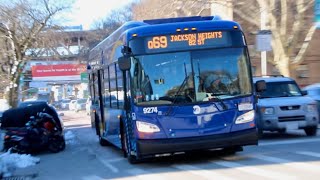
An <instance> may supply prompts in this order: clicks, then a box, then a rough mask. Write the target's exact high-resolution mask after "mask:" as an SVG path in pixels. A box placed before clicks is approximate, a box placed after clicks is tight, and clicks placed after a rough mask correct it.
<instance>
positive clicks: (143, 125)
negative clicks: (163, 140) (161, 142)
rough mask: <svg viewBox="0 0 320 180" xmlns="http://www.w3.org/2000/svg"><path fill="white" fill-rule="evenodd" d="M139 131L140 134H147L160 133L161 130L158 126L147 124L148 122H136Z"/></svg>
mask: <svg viewBox="0 0 320 180" xmlns="http://www.w3.org/2000/svg"><path fill="white" fill-rule="evenodd" d="M136 125H137V129H138V131H140V132H145V133H154V132H160V129H159V127H158V126H157V125H155V124H151V123H147V122H142V121H136Z"/></svg>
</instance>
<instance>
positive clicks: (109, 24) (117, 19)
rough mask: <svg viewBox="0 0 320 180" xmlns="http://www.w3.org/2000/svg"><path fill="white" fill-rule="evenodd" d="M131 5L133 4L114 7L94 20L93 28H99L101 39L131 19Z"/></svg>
mask: <svg viewBox="0 0 320 180" xmlns="http://www.w3.org/2000/svg"><path fill="white" fill-rule="evenodd" d="M133 5H134V4H133V3H132V4H129V5H127V6H125V7H123V8H120V9H114V10H112V11H111V12H110V13H109V15H108V16H107V17H105V18H104V19H100V20H97V21H96V22H95V25H94V26H95V29H97V30H100V32H101V34H102V35H103V36H102V37H101V38H102V39H103V38H105V37H107V36H108V35H110V34H111V33H112V32H113V31H115V30H116V29H117V28H119V27H120V26H121V25H122V24H124V23H125V22H128V21H131V20H132V7H133ZM102 39H101V40H102Z"/></svg>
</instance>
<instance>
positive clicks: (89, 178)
mask: <svg viewBox="0 0 320 180" xmlns="http://www.w3.org/2000/svg"><path fill="white" fill-rule="evenodd" d="M81 179H83V180H103V179H102V178H101V177H99V176H96V175H91V176H85V177H83V178H81Z"/></svg>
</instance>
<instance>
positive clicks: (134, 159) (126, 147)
mask: <svg viewBox="0 0 320 180" xmlns="http://www.w3.org/2000/svg"><path fill="white" fill-rule="evenodd" d="M121 145H122V151H123V157H125V158H128V161H129V163H130V164H137V163H139V162H140V161H139V160H138V159H137V157H136V156H134V155H131V153H130V150H129V145H128V140H127V136H126V131H125V129H124V126H123V124H122V123H121Z"/></svg>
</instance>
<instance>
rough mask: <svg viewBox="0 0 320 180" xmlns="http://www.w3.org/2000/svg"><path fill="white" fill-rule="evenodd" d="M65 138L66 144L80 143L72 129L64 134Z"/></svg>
mask: <svg viewBox="0 0 320 180" xmlns="http://www.w3.org/2000/svg"><path fill="white" fill-rule="evenodd" d="M64 139H65V140H66V144H78V142H77V140H76V136H75V135H74V134H73V133H72V132H71V131H67V132H66V133H65V134H64Z"/></svg>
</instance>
